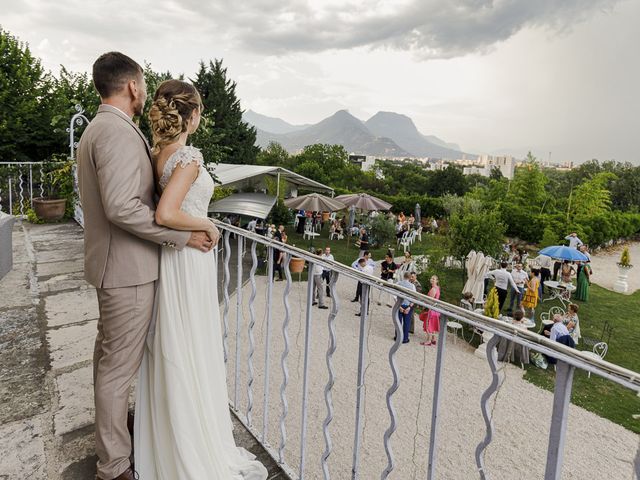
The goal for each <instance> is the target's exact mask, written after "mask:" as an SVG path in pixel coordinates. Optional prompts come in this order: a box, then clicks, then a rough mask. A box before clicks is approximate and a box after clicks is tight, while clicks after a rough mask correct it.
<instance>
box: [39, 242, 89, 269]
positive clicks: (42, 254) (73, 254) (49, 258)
mask: <svg viewBox="0 0 640 480" xmlns="http://www.w3.org/2000/svg"><path fill="white" fill-rule="evenodd" d="M83 258H84V253H83V251H82V244H79V245H78V246H71V247H69V246H68V245H67V244H66V243H65V246H64V247H60V245H59V244H53V245H51V249H50V250H42V249H39V250H38V252H37V254H36V260H37V262H38V264H42V263H51V262H64V261H69V260H74V261H76V260H82V259H83Z"/></svg>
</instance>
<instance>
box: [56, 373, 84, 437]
mask: <svg viewBox="0 0 640 480" xmlns="http://www.w3.org/2000/svg"><path fill="white" fill-rule="evenodd" d="M55 383H56V390H57V392H58V396H59V409H58V411H57V412H56V413H55V414H54V417H53V423H54V432H55V434H56V435H63V434H65V433H69V432H73V431H74V430H78V429H80V428H83V427H86V426H87V425H91V424H92V423H93V418H94V405H93V387H92V385H93V367H92V366H91V365H89V366H86V367H82V368H79V369H77V370H74V371H72V372H70V373H63V374H61V375H58V376H57V377H56V379H55Z"/></svg>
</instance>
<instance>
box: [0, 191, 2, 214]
mask: <svg viewBox="0 0 640 480" xmlns="http://www.w3.org/2000/svg"><path fill="white" fill-rule="evenodd" d="M0 212H2V185H0Z"/></svg>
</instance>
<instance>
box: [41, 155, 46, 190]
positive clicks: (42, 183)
mask: <svg viewBox="0 0 640 480" xmlns="http://www.w3.org/2000/svg"><path fill="white" fill-rule="evenodd" d="M45 181H46V178H45V176H44V163H41V164H40V197H44V182H45Z"/></svg>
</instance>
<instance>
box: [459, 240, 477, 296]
mask: <svg viewBox="0 0 640 480" xmlns="http://www.w3.org/2000/svg"><path fill="white" fill-rule="evenodd" d="M476 257H477V254H476V251H475V250H471V251H470V252H469V255H467V262H466V263H467V281H466V283H465V284H464V288H463V289H462V293H465V292H471V291H472V290H473V285H474V284H475V281H476V279H475V273H476Z"/></svg>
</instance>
